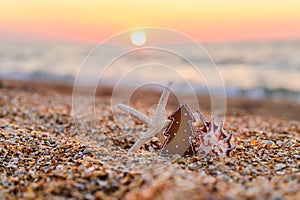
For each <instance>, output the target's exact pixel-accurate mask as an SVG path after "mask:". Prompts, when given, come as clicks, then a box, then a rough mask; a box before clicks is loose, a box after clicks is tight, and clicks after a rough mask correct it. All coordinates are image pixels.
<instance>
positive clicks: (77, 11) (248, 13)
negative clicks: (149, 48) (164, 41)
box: [0, 0, 300, 42]
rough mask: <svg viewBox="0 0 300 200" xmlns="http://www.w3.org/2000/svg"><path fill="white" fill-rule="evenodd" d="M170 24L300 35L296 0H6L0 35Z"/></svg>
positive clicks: (219, 31)
mask: <svg viewBox="0 0 300 200" xmlns="http://www.w3.org/2000/svg"><path fill="white" fill-rule="evenodd" d="M146 26H151V27H163V28H169V29H175V30H177V31H180V32H182V33H185V34H187V35H189V36H191V37H193V38H194V39H196V40H198V41H202V42H219V41H240V40H285V39H288V40H295V39H300V1H299V0H282V1H276V0H273V1H272V0H265V1H260V0H252V1H245V0H226V1H224V0H218V1H217V0H187V1H183V0H182V1H179V0H163V1H162V0H151V1H140V0H139V1H138V0H127V1H121V0H120V1H116V0H98V1H96V0H86V1H59V0H43V1H36V0H27V1H24V0H7V1H2V2H1V6H0V40H63V41H64V40H70V41H79V42H100V41H102V40H104V39H105V38H107V37H109V36H111V35H113V34H116V33H118V32H120V31H125V30H128V29H133V28H137V27H146Z"/></svg>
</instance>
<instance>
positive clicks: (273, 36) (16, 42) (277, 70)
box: [0, 0, 300, 103]
mask: <svg viewBox="0 0 300 200" xmlns="http://www.w3.org/2000/svg"><path fill="white" fill-rule="evenodd" d="M299 10H300V1H298V0H284V1H283V0H282V1H281V0H273V1H271V0H265V1H259V0H252V1H238V0H228V1H221V0H209V1H208V0H207V1H206V0H203V1H196V0H195V1H194V0H187V1H179V0H172V1H171V0H165V1H158V0H153V1H143V2H141V1H137V0H128V1H120V0H119V1H116V0H110V1H108V0H107V1H106V0H101V1H96V0H88V1H58V0H51V1H50V0H44V1H34V0H27V1H21V0H10V1H2V2H1V6H0V78H1V79H15V80H33V81H44V82H45V81H47V82H62V83H70V84H72V83H73V81H74V78H75V76H76V73H77V70H78V68H79V66H80V64H81V62H82V61H83V59H84V58H85V57H86V56H87V54H88V53H89V51H90V50H91V49H92V48H93V47H94V46H95V45H96V44H98V43H101V42H103V41H104V40H106V39H107V38H109V37H111V36H112V35H114V34H118V33H119V32H122V31H125V30H129V29H134V28H137V27H148V26H149V27H162V28H168V29H174V30H177V31H179V32H181V33H183V34H186V35H187V36H189V37H191V38H193V39H194V40H196V41H198V42H199V43H200V44H202V45H203V46H204V48H205V49H206V50H207V51H208V53H209V54H210V56H211V57H212V59H213V60H214V62H215V63H216V64H217V66H218V67H219V70H220V73H221V76H222V78H223V80H224V83H225V87H226V92H227V95H228V96H243V97H248V98H254V99H261V98H268V99H273V100H276V101H292V102H298V103H300V12H299ZM141 37H142V38H143V37H144V40H145V41H144V42H145V43H146V42H147V33H144V35H142V36H141ZM130 39H131V43H132V45H135V46H141V45H143V41H142V43H140V42H141V41H140V40H139V39H140V38H139V37H137V38H136V40H137V41H135V38H128V40H130ZM170 45H172V44H170ZM174 45H175V44H174ZM183 45H186V44H183ZM190 55H191V57H190V58H191V59H193V60H196V61H197V62H199V63H201V57H199V56H197V55H196V54H193V52H192V51H191V52H190ZM130 59H135V58H132V57H131V58H130ZM139 59H140V58H139ZM162 59H163V58H162ZM123 62H124V63H126V62H127V61H126V60H125V61H123ZM128 62H129V61H128ZM180 64H181V62H180V61H178V62H177V61H176V60H175V61H174V65H180ZM199 91H201V90H199Z"/></svg>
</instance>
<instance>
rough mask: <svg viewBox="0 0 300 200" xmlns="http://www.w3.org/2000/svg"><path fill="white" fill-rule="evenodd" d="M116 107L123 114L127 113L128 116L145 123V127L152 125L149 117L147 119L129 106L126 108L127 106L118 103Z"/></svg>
mask: <svg viewBox="0 0 300 200" xmlns="http://www.w3.org/2000/svg"><path fill="white" fill-rule="evenodd" d="M117 106H118V108H119V109H120V110H123V111H125V112H129V114H130V115H132V116H133V117H135V118H137V119H139V120H141V121H143V122H145V123H146V124H147V125H150V124H151V123H152V120H151V119H150V118H149V117H147V116H146V115H144V114H143V113H141V112H140V111H138V110H136V109H134V108H132V107H130V106H127V105H125V104H122V103H119V104H118V105H117Z"/></svg>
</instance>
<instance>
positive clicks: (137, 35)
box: [130, 31, 147, 47]
mask: <svg viewBox="0 0 300 200" xmlns="http://www.w3.org/2000/svg"><path fill="white" fill-rule="evenodd" d="M130 41H131V43H132V44H133V45H134V46H138V47H139V46H143V45H144V44H145V43H146V41H147V36H146V34H145V33H143V32H141V31H138V32H134V33H133V34H132V35H131V37H130Z"/></svg>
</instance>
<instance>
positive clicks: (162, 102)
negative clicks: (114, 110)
mask: <svg viewBox="0 0 300 200" xmlns="http://www.w3.org/2000/svg"><path fill="white" fill-rule="evenodd" d="M172 85H173V83H172V82H171V81H170V82H168V83H167V86H166V87H165V88H164V90H163V93H162V95H161V97H160V99H159V102H158V105H157V108H156V112H155V115H154V118H153V119H151V118H149V117H148V116H146V115H144V114H143V113H141V112H139V111H138V110H136V109H134V108H132V107H130V106H128V105H125V104H118V105H117V106H118V108H119V109H121V110H123V111H125V112H129V114H130V115H132V116H133V117H134V118H136V119H139V120H141V121H142V122H144V123H145V124H146V125H148V126H149V129H148V130H147V131H146V132H145V133H143V134H142V135H141V136H140V138H139V139H138V140H137V141H136V143H135V144H134V145H133V146H132V147H131V148H130V149H129V152H135V151H136V150H138V149H139V148H140V147H141V146H142V145H143V144H144V143H145V142H146V141H147V140H148V139H149V138H151V137H153V136H154V135H156V134H158V137H159V140H160V142H161V143H163V142H164V136H163V134H162V132H163V130H164V129H165V128H166V127H167V126H168V125H169V123H170V121H169V120H164V114H165V107H166V105H167V102H168V99H169V96H170V92H171V90H170V88H171V87H172Z"/></svg>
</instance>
